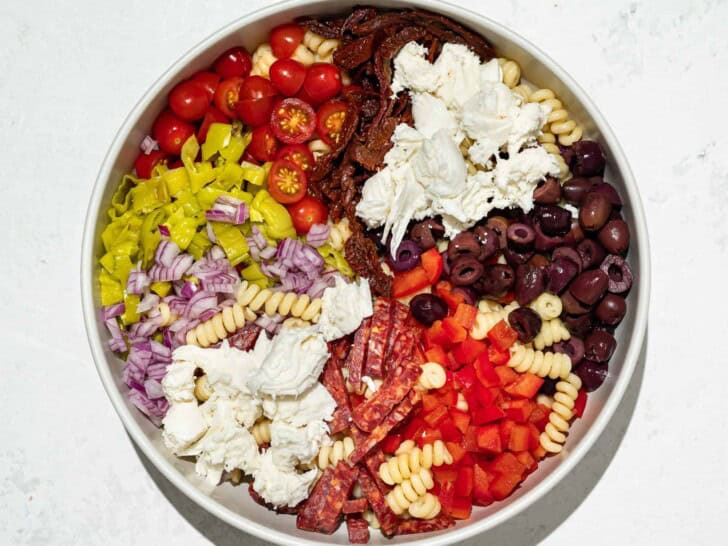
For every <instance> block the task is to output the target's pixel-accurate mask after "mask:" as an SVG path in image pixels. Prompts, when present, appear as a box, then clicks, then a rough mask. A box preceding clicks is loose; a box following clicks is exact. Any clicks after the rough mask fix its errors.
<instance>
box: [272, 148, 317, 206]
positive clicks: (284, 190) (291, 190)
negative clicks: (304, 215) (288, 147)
mask: <svg viewBox="0 0 728 546" xmlns="http://www.w3.org/2000/svg"><path fill="white" fill-rule="evenodd" d="M307 188H308V183H307V182H306V175H305V174H304V173H303V171H302V170H301V168H300V167H299V166H298V165H296V164H295V163H293V162H292V161H286V160H285V159H279V160H277V161H275V162H274V163H273V166H272V167H271V169H270V173H269V174H268V191H269V192H270V194H271V196H273V199H275V200H276V201H278V202H279V203H283V204H284V205H289V204H291V203H295V202H297V201H300V200H301V198H302V197H303V196H304V195H306V189H307Z"/></svg>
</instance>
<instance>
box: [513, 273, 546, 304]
mask: <svg viewBox="0 0 728 546" xmlns="http://www.w3.org/2000/svg"><path fill="white" fill-rule="evenodd" d="M545 289H546V276H545V275H544V273H543V270H542V269H541V268H540V267H533V266H530V265H519V266H518V269H516V282H515V284H514V286H513V291H514V292H515V295H516V300H517V301H518V304H519V305H527V304H529V303H531V302H532V301H533V300H535V299H536V298H537V297H538V296H540V295H541V293H543V291H544V290H545Z"/></svg>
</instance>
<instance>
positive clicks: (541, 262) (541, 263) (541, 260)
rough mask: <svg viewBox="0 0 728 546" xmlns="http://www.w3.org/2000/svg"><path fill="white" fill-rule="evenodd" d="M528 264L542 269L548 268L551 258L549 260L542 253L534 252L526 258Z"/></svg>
mask: <svg viewBox="0 0 728 546" xmlns="http://www.w3.org/2000/svg"><path fill="white" fill-rule="evenodd" d="M528 264H529V265H533V266H535V267H540V268H541V269H544V270H548V267H549V266H550V265H551V260H549V259H548V258H547V257H546V256H544V255H543V254H534V255H533V256H531V258H530V259H529V260H528Z"/></svg>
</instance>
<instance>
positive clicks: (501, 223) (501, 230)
mask: <svg viewBox="0 0 728 546" xmlns="http://www.w3.org/2000/svg"><path fill="white" fill-rule="evenodd" d="M508 224H509V222H508V220H506V219H505V218H503V217H502V216H493V217H492V218H488V220H487V221H486V222H485V226H486V227H489V228H490V229H492V230H493V231H495V232H496V234H497V235H498V247H499V248H505V247H506V244H507V242H508V239H507V238H506V231H508Z"/></svg>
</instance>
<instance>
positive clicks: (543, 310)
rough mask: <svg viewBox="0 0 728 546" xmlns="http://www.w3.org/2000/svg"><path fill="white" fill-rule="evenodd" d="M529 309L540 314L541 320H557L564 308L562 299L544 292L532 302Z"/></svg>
mask: <svg viewBox="0 0 728 546" xmlns="http://www.w3.org/2000/svg"><path fill="white" fill-rule="evenodd" d="M529 307H530V308H531V309H533V310H534V311H536V312H537V313H538V316H540V317H541V320H551V319H555V318H556V317H558V316H559V315H561V311H562V310H563V308H564V306H563V304H562V303H561V298H560V297H558V296H557V295H555V294H551V293H550V292H543V293H542V294H541V295H540V296H539V297H537V298H536V299H535V300H533V301H532V302H531V304H530V305H529Z"/></svg>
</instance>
